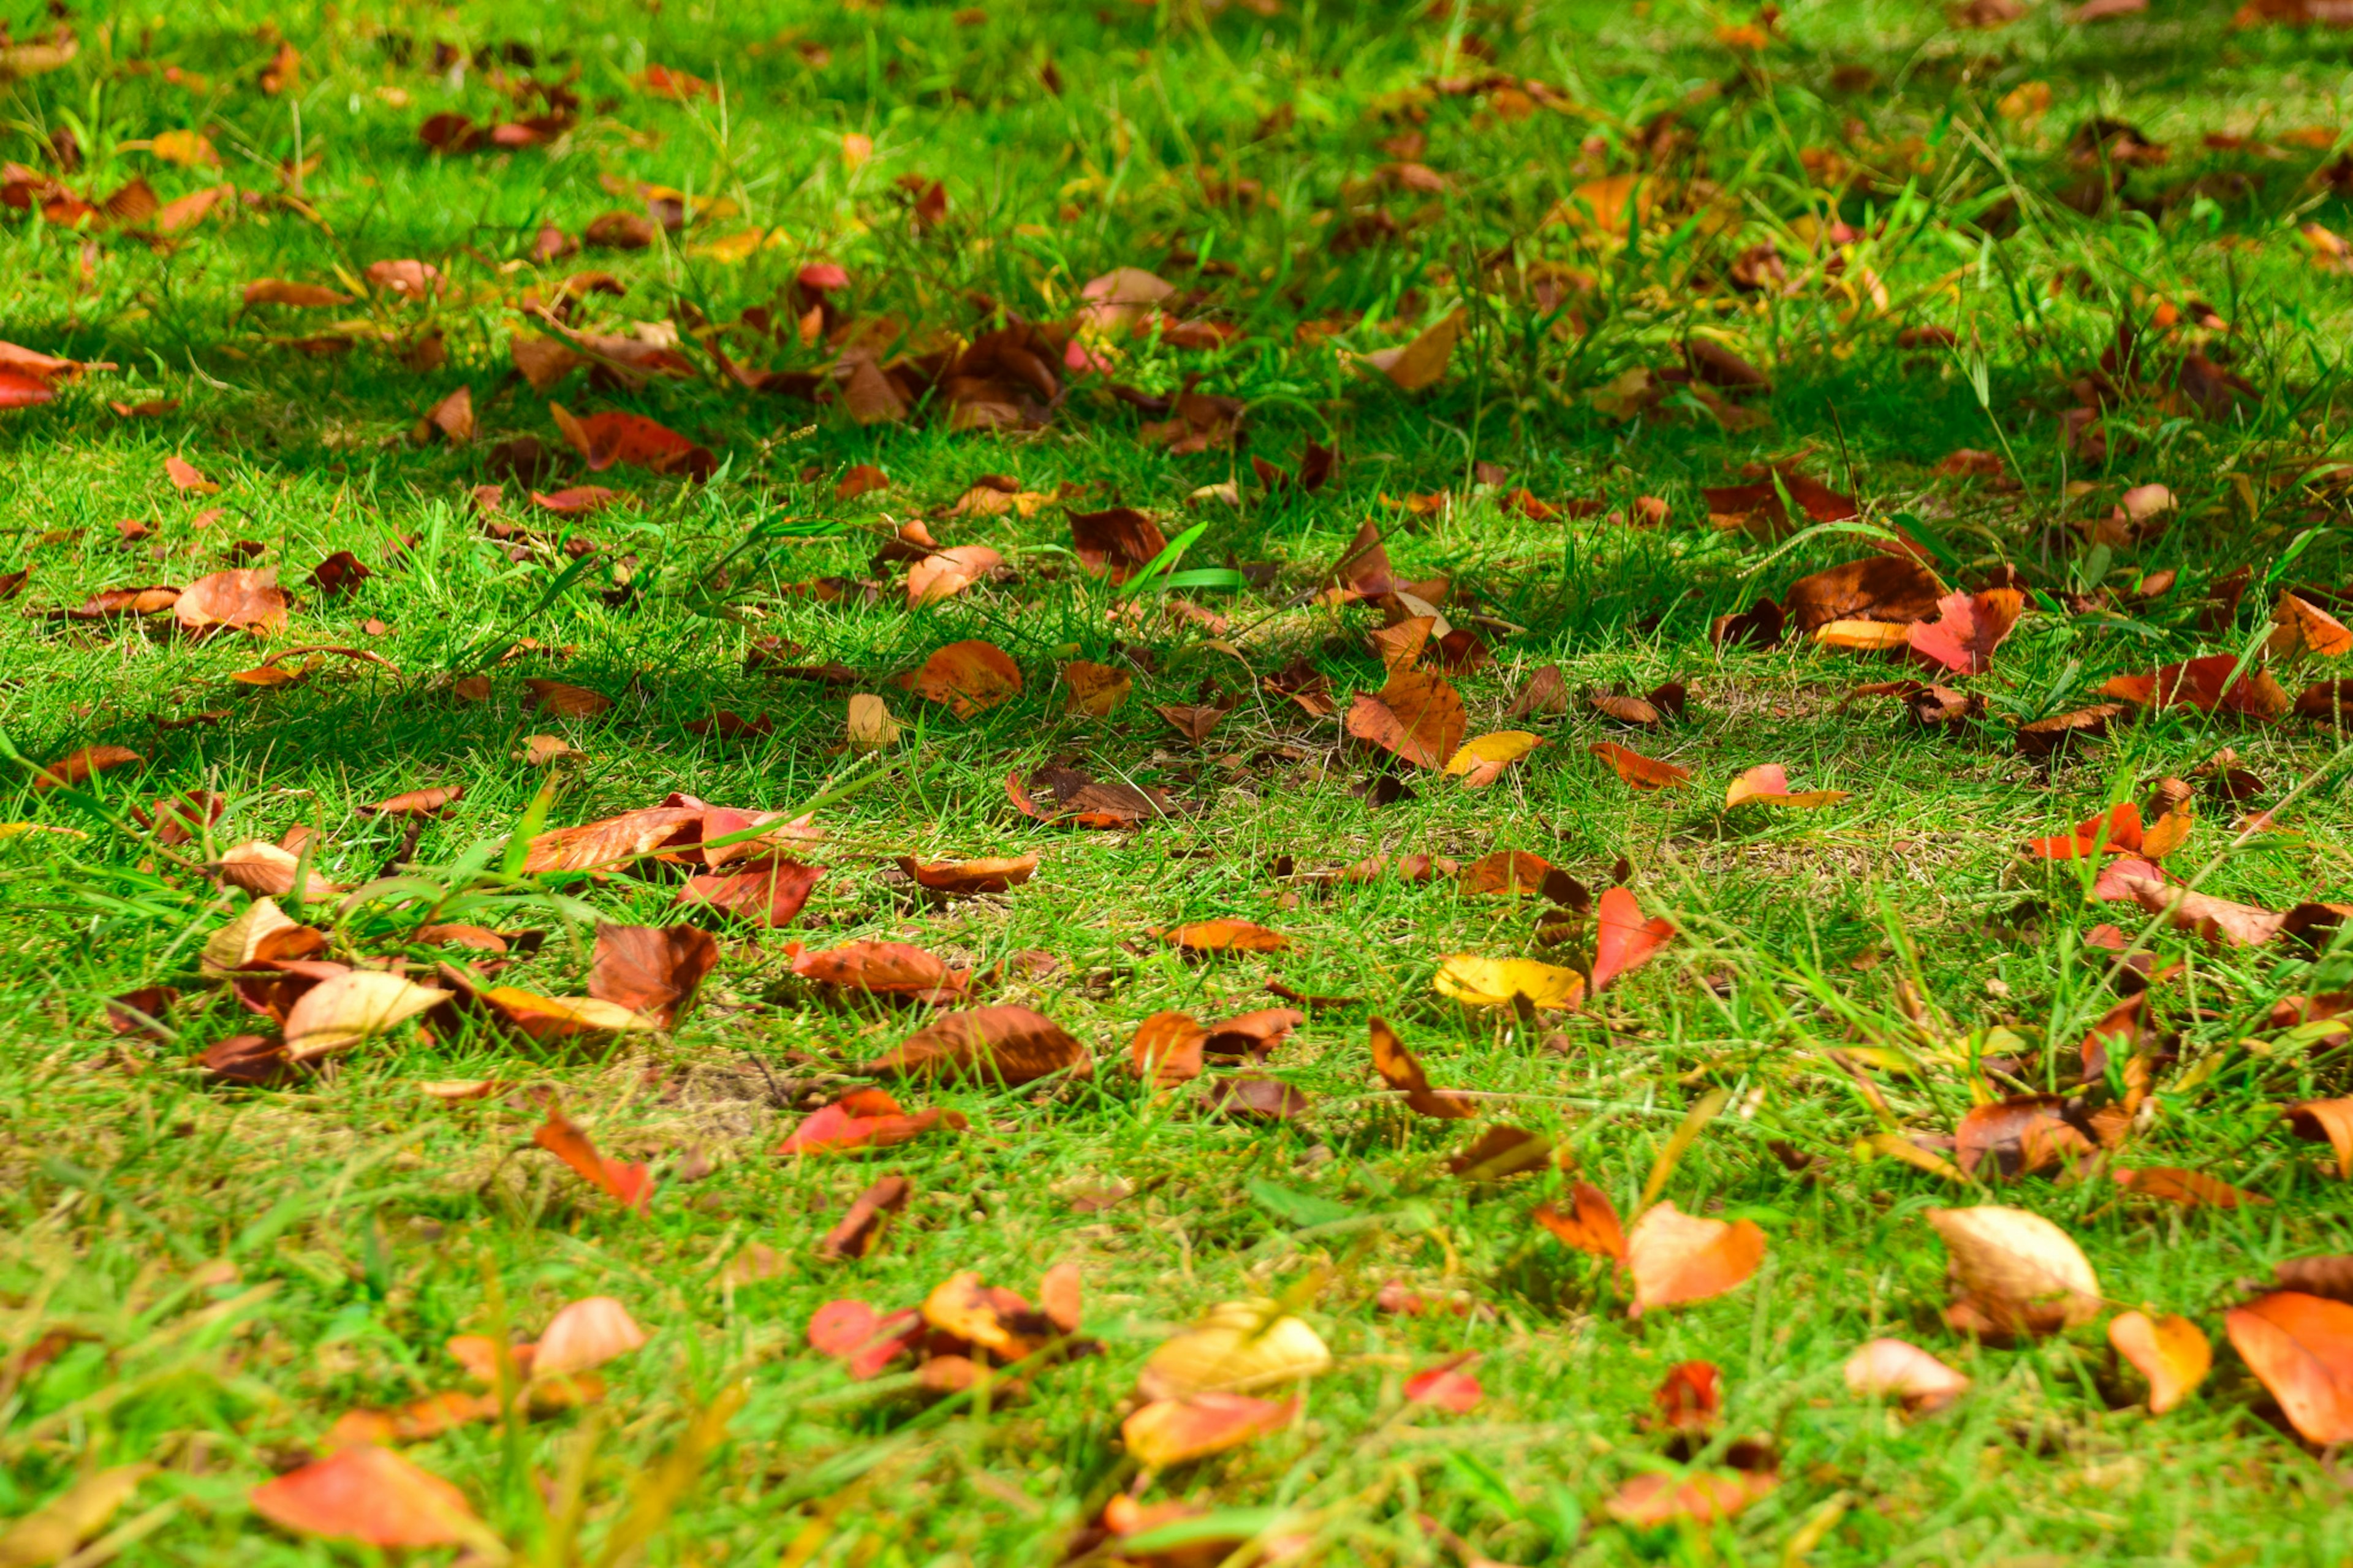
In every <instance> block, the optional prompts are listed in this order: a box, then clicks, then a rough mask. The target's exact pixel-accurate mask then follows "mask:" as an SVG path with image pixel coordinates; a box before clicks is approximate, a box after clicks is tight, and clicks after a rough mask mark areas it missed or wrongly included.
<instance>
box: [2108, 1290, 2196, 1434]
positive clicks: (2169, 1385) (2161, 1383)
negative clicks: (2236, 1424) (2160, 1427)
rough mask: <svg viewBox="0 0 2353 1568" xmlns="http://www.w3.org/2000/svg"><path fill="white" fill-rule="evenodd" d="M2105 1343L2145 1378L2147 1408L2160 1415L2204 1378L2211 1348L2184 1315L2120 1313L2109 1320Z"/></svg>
mask: <svg viewBox="0 0 2353 1568" xmlns="http://www.w3.org/2000/svg"><path fill="white" fill-rule="evenodd" d="M2108 1343H2110V1344H2112V1345H2114V1346H2116V1353H2117V1354H2118V1355H2121V1356H2123V1357H2124V1358H2125V1359H2126V1361H2128V1362H2130V1363H2133V1365H2134V1366H2136V1367H2138V1368H2139V1369H2140V1374H2141V1375H2142V1376H2143V1377H2145V1378H2147V1379H2148V1409H2149V1414H2150V1415H2164V1414H2165V1413H2166V1412H2167V1411H2168V1410H2170V1409H2172V1408H2173V1407H2174V1406H2175V1405H2179V1404H2180V1403H2181V1402H2182V1401H2183V1400H2184V1399H2187V1398H2188V1397H2189V1394H2190V1392H2191V1391H2192V1390H2194V1389H2195V1388H2196V1387H2197V1386H2198V1385H2199V1384H2201V1383H2203V1382H2205V1381H2206V1373H2208V1372H2209V1371H2210V1370H2211V1368H2212V1367H2213V1365H2214V1347H2213V1346H2212V1345H2211V1344H2209V1343H2207V1342H2206V1335H2205V1333H2204V1332H2203V1331H2201V1330H2200V1328H2199V1327H2198V1325H2197V1324H2195V1323H2193V1322H2191V1321H2189V1319H2187V1318H2179V1317H2163V1318H2152V1317H2150V1316H2149V1315H2148V1314H2147V1313H2146V1312H2119V1313H2117V1314H2116V1316H2115V1317H2113V1318H2111V1319H2109V1320H2108Z"/></svg>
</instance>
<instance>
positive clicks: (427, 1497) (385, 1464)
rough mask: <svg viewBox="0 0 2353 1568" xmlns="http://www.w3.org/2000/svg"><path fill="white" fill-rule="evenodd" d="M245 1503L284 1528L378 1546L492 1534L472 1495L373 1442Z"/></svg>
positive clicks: (299, 1472)
mask: <svg viewBox="0 0 2353 1568" xmlns="http://www.w3.org/2000/svg"><path fill="white" fill-rule="evenodd" d="M246 1500H247V1501H248V1503H250V1504H251V1505H252V1508H253V1510H254V1511H255V1512H256V1513H259V1515H261V1517H262V1518H264V1519H266V1520H268V1521H269V1522H270V1523H272V1524H275V1525H277V1526H278V1527H279V1528H280V1529H281V1530H288V1531H293V1532H294V1533H295V1534H297V1535H324V1536H333V1537H339V1538H348V1539H351V1540H356V1541H361V1542H366V1543H367V1544H369V1545H371V1546H382V1547H413V1546H451V1545H457V1544H460V1543H465V1542H476V1541H479V1540H480V1539H482V1538H484V1537H485V1536H487V1535H488V1531H486V1530H485V1529H484V1528H483V1526H482V1525H481V1522H480V1520H479V1519H478V1518H477V1517H476V1516H475V1514H474V1510H473V1509H472V1507H471V1506H470V1505H469V1504H468V1503H467V1501H466V1494H465V1493H463V1492H461V1491H459V1489H457V1488H456V1487H453V1486H451V1485H450V1484H449V1483H448V1481H445V1480H443V1479H441V1478H440V1477H438V1476H436V1475H432V1474H430V1473H428V1472H427V1471H425V1470H422V1469H419V1468H417V1466H415V1465H413V1464H411V1463H409V1461H407V1460H406V1459H404V1458H401V1457H400V1456H399V1455H398V1454H396V1453H394V1452H392V1450H390V1449H389V1448H380V1447H375V1445H373V1444H361V1445H358V1446H356V1447H349V1448H344V1449H343V1450H341V1451H339V1452H337V1453H334V1454H331V1455H329V1456H328V1457H327V1458H323V1459H319V1460H315V1461H313V1462H312V1463H311V1464H308V1465H304V1466H303V1467H302V1468H300V1469H296V1470H290V1471H288V1472H287V1473H286V1474H285V1475H282V1476H280V1477H278V1478H277V1479H274V1480H268V1481H264V1482H262V1483H261V1484H260V1485H259V1486H257V1487H255V1488H254V1489H252V1490H251V1491H249V1492H248V1493H247V1494H246Z"/></svg>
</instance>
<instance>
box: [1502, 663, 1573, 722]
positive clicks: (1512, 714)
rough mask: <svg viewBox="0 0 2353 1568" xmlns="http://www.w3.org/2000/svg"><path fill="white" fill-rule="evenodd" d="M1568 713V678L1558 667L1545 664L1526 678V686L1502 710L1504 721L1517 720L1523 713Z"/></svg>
mask: <svg viewBox="0 0 2353 1568" xmlns="http://www.w3.org/2000/svg"><path fill="white" fill-rule="evenodd" d="M1567 711H1568V678H1567V676H1565V675H1563V674H1562V673H1561V668H1560V666H1558V665H1556V664H1547V665H1546V666H1545V667H1544V668H1541V669H1539V670H1537V671H1536V672H1535V674H1534V675H1531V676H1530V677H1528V683H1527V685H1526V686H1525V687H1523V688H1521V689H1520V694H1519V695H1518V696H1517V697H1515V698H1514V699H1512V705H1511V706H1510V707H1509V708H1506V709H1504V718H1506V719H1517V718H1519V717H1520V716H1521V715H1522V714H1524V713H1566V712H1567Z"/></svg>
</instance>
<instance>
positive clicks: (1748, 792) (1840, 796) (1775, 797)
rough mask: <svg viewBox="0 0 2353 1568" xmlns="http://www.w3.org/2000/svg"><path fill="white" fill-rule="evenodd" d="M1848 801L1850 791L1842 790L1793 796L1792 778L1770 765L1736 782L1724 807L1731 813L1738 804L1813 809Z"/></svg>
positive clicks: (1733, 783)
mask: <svg viewBox="0 0 2353 1568" xmlns="http://www.w3.org/2000/svg"><path fill="white" fill-rule="evenodd" d="M1846 798H1847V792H1846V791H1844V790H1842V789H1817V790H1807V791H1804V792H1801V793H1799V794H1796V795H1792V794H1790V793H1789V775H1788V773H1785V772H1784V771H1782V767H1781V764H1780V763H1765V764H1764V765H1763V766H1761V767H1754V768H1751V769H1749V770H1748V771H1747V772H1746V773H1743V774H1741V775H1740V776H1739V777H1738V778H1736V779H1735V780H1733V781H1732V784H1731V787H1729V788H1727V789H1726V790H1725V792H1724V808H1725V810H1726V811H1730V810H1731V809H1732V808H1733V807H1734V806H1736V805H1786V806H1792V807H1797V808H1799V809H1809V810H1810V809H1811V808H1813V807H1815V806H1822V805H1837V804H1838V803H1839V802H1840V801H1842V800H1844V799H1846Z"/></svg>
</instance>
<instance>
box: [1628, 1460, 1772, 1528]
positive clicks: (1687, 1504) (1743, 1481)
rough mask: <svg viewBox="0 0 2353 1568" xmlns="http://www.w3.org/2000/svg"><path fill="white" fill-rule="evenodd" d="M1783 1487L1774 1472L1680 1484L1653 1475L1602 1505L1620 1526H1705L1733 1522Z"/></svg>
mask: <svg viewBox="0 0 2353 1568" xmlns="http://www.w3.org/2000/svg"><path fill="white" fill-rule="evenodd" d="M1780 1484H1781V1479H1780V1478H1779V1477H1778V1476H1776V1475H1774V1474H1773V1473H1772V1472H1770V1471H1757V1470H1701V1471H1699V1472H1697V1473H1696V1474H1694V1475H1693V1476H1692V1477H1691V1479H1688V1480H1682V1481H1678V1480H1677V1479H1675V1478H1674V1477H1673V1476H1670V1475H1661V1474H1657V1473H1652V1474H1650V1475H1641V1476H1636V1477H1635V1478H1634V1479H1632V1480H1630V1481H1628V1482H1627V1483H1626V1484H1625V1485H1624V1486H1622V1487H1620V1488H1619V1489H1618V1492H1617V1495H1616V1496H1614V1497H1612V1498H1611V1499H1610V1500H1609V1502H1607V1503H1606V1504H1604V1505H1603V1506H1604V1508H1605V1509H1606V1510H1608V1512H1609V1517H1610V1518H1612V1519H1614V1520H1616V1521H1619V1522H1620V1524H1634V1525H1646V1526H1657V1525H1662V1524H1672V1522H1674V1521H1676V1520H1679V1519H1687V1520H1690V1521H1692V1522H1694V1524H1707V1523H1710V1522H1712V1521H1715V1520H1719V1519H1730V1518H1731V1517H1732V1516H1733V1515H1734V1514H1736V1513H1738V1512H1739V1511H1740V1510H1743V1509H1745V1508H1746V1507H1747V1506H1748V1505H1749V1504H1750V1503H1753V1502H1755V1501H1757V1500H1758V1499H1759V1498H1762V1497H1764V1496H1766V1495H1767V1493H1769V1492H1770V1491H1772V1489H1774V1488H1775V1487H1777V1486H1778V1485H1780Z"/></svg>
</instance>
